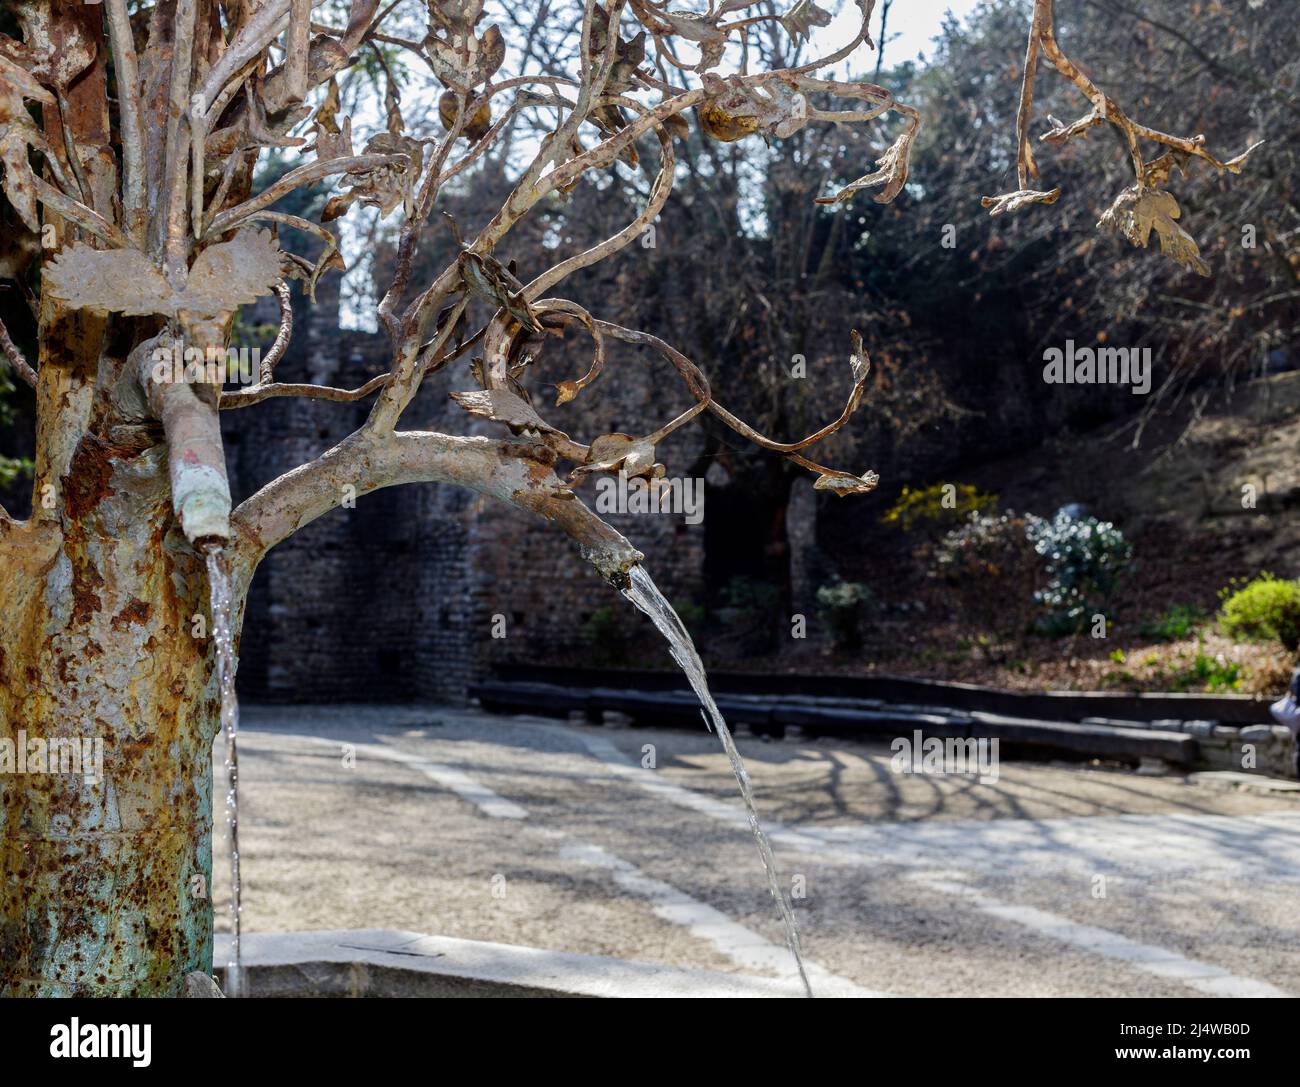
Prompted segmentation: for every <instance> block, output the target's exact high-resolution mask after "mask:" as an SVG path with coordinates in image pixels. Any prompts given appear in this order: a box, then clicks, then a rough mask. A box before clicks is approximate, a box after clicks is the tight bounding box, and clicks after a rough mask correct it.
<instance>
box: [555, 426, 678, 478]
mask: <svg viewBox="0 0 1300 1087" xmlns="http://www.w3.org/2000/svg"><path fill="white" fill-rule="evenodd" d="M666 471H667V469H666V468H665V467H664V466H663V465H662V464H659V463H657V462H656V461H655V447H654V445H653V444H652V443H651V442H649V441H648V440H647V439H645V438H634V437H633V436H632V435H631V434H618V433H614V434H602V435H601V436H600V437H599V438H596V439H595V440H593V441H592V443H591V447H590V449H589V450H588V453H587V459H586V461H585V462H584V463H582V464H580V465H579V466H578V467H577V468H575V469H574V470H573V478H574V479H575V480H576V479H581V478H582V477H583V476H586V475H590V474H591V473H593V472H621V473H622V474H624V475H626V476H627V477H628V478H629V479H636V478H637V477H644V478H646V479H657V478H659V477H661V476H662V475H663V474H664V473H665V472H666Z"/></svg>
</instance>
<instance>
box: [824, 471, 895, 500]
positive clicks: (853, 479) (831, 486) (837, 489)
mask: <svg viewBox="0 0 1300 1087" xmlns="http://www.w3.org/2000/svg"><path fill="white" fill-rule="evenodd" d="M879 482H880V476H878V475H877V474H876V473H875V472H863V473H862V475H860V476H854V475H850V474H849V473H848V472H830V471H827V472H823V473H822V474H821V475H820V476H818V477H817V482H816V483H814V484H813V490H815V491H832V492H833V493H835V494H838V495H840V496H841V497H843V496H844V495H846V494H866V493H867V492H868V491H874V490H875V489H876V484H877V483H879Z"/></svg>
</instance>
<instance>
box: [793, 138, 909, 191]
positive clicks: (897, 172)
mask: <svg viewBox="0 0 1300 1087" xmlns="http://www.w3.org/2000/svg"><path fill="white" fill-rule="evenodd" d="M915 134H916V130H915V129H914V128H908V129H907V131H905V132H904V133H903V134H902V135H901V136H899V137H898V139H897V140H895V141H894V143H893V144H892V145H891V146H890V148H889V150H888V151H886V152H885V153H884V154H883V155H881V156H880V158H878V159H876V165H877V166H879V167H880V169H879V170H877V171H876V172H875V173H873V174H867V175H866V176H865V177H860V178H858V179H857V181H853V182H850V183H849V184H848V185H845V186H844V188H842V189H841V190H840V191H839V192H837V193H836V194H835V195H834V196H819V197H817V203H819V204H839V203H842V202H843V201H845V200H849V199H851V198H852V197H853V196H854V195H855V194H857V193H859V192H861V191H862V190H863V189H867V188H870V187H871V186H873V185H882V184H883V185H884V186H885V187H884V189H883V190H881V192H880V193H879V194H877V196H876V197H875V201H876V203H877V204H888V203H889V202H890V201H891V200H893V199H894V197H896V196H897V195H898V194H899V193H900V192H902V191H903V186H904V185H905V184H907V169H908V164H907V156H908V152H909V150H910V148H911V146H912V137H913V136H914V135H915Z"/></svg>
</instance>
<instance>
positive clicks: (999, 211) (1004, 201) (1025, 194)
mask: <svg viewBox="0 0 1300 1087" xmlns="http://www.w3.org/2000/svg"><path fill="white" fill-rule="evenodd" d="M1060 196H1061V188H1060V186H1059V185H1058V186H1057V187H1056V188H1055V189H1052V190H1051V191H1050V192H1038V191H1037V190H1035V189H1020V190H1019V191H1017V192H1009V193H1003V194H1002V195H1001V196H984V197H981V198H980V207H984V208H992V209H993V210H992V211H990V212H989V215H990V216H997V215H1003V214H1005V213H1006V212H1008V211H1019V210H1020V209H1021V208H1025V207H1028V206H1029V205H1030V204H1055V203H1056V201H1057V200H1058V199H1060Z"/></svg>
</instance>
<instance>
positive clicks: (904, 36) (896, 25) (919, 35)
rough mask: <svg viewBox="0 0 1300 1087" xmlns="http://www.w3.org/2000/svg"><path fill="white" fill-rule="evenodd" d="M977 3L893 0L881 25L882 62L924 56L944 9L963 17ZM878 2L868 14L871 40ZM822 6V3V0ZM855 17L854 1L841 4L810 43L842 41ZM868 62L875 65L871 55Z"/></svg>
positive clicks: (875, 31) (877, 27) (852, 29)
mask: <svg viewBox="0 0 1300 1087" xmlns="http://www.w3.org/2000/svg"><path fill="white" fill-rule="evenodd" d="M977 3H978V0H894V2H893V4H892V5H891V6H890V8H889V21H888V22H887V23H886V24H885V35H886V38H887V41H886V43H885V64H886V65H889V64H897V63H899V62H901V61H904V60H915V59H916V55H917V54H918V53H921V54H924V55H926V56H928V55H929V53H930V51H931V48H932V47H931V39H932V38H933V37H934V36H935V35H936V34H938V32H939V28H940V27H941V26H942V25H943V17H944V14H945V12H948V11H951V12H952V13H953V14H954V15H956V16H958V17H959V18H963V19H964V18H965V17H966V16H967V15H969V14H970V13H971V12H972V11H973V10H974V9H975V7H976V5H977ZM881 4H882V0H876V10H875V11H873V12H872V13H871V37H872V39H873V40H874V39H875V38H876V37H878V36H879V33H880V7H881ZM823 6H826V5H825V0H823ZM859 18H861V16H860V15H859V11H858V6H857V5H856V4H850V3H843V4H841V5H840V8H839V11H838V12H837V13H836V15H835V18H834V20H833V21H832V22H831V24H830V25H829V26H827V27H825V28H824V29H822V30H820V31H819V32H818V34H819V35H825V37H820V36H819V37H815V38H814V39H813V40H814V42H816V43H817V44H819V45H822V46H823V48H824V47H825V46H824V44H823V43H826V44H833V43H834V42H836V41H839V42H842V41H845V40H846V39H847V38H849V37H851V36H852V35H853V34H854V32H856V30H857V28H858V20H859ZM895 35H897V36H895ZM864 56H865V54H864ZM870 63H871V66H872V67H874V66H875V55H874V54H872V56H871V62H870ZM855 64H856V65H857V66H859V67H861V66H863V61H862V59H861V58H858V59H856V60H855Z"/></svg>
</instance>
